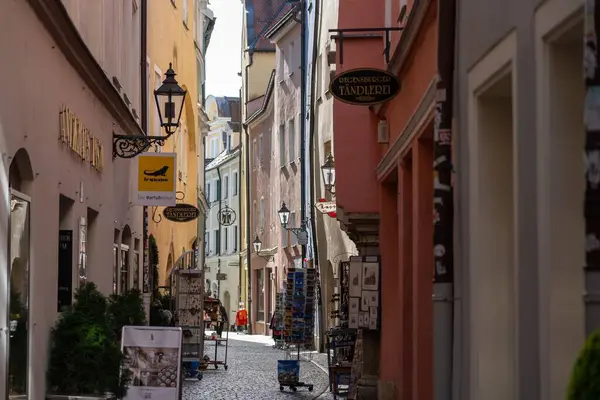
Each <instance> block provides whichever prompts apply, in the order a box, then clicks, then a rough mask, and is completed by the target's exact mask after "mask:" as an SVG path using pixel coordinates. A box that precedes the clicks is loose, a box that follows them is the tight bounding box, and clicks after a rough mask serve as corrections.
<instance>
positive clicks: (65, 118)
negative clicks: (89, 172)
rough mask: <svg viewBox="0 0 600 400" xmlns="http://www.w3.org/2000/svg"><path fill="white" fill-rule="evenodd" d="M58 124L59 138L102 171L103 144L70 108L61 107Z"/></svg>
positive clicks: (84, 159) (97, 169)
mask: <svg viewBox="0 0 600 400" xmlns="http://www.w3.org/2000/svg"><path fill="white" fill-rule="evenodd" d="M59 125H60V126H59V130H60V133H59V140H60V141H61V142H62V143H64V144H66V145H67V146H69V148H70V149H71V150H73V151H74V152H75V153H76V154H77V155H78V156H79V157H80V158H81V159H82V160H83V161H85V162H87V163H89V164H90V165H91V166H92V168H94V169H95V170H96V171H98V172H102V170H103V169H104V146H103V145H102V143H101V142H100V140H99V139H98V138H96V137H95V136H94V135H92V134H91V132H90V130H89V129H87V128H86V127H85V126H84V125H83V123H82V122H81V120H80V119H79V118H77V116H76V115H75V113H73V111H71V109H70V108H67V107H63V108H62V109H61V111H60V114H59Z"/></svg>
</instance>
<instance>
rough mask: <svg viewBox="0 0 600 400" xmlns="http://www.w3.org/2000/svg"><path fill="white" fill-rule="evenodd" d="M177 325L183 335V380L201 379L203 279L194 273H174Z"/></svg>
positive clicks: (180, 270)
mask: <svg viewBox="0 0 600 400" xmlns="http://www.w3.org/2000/svg"><path fill="white" fill-rule="evenodd" d="M174 281H175V282H174V284H175V288H177V290H174V292H175V307H176V309H177V325H178V326H179V327H181V329H182V332H183V345H182V359H181V361H182V370H183V375H184V377H185V378H198V380H200V379H202V372H201V371H200V364H201V363H202V357H203V353H204V352H203V340H202V339H203V335H204V327H203V322H202V297H203V284H202V283H203V277H202V272H201V271H199V270H197V269H176V270H175V273H174Z"/></svg>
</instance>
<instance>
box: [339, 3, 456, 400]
mask: <svg viewBox="0 0 600 400" xmlns="http://www.w3.org/2000/svg"><path fill="white" fill-rule="evenodd" d="M402 3H403V2H402V1H390V0H370V1H368V2H366V1H352V2H351V1H340V6H339V16H338V28H339V29H341V30H342V35H343V41H340V40H339V35H340V33H339V32H338V33H334V34H333V37H334V38H335V39H336V58H337V64H336V74H339V73H342V72H344V71H346V70H349V69H354V68H377V69H383V70H387V71H388V72H390V73H392V74H394V75H396V76H397V77H398V79H399V81H400V84H401V89H400V91H399V93H398V95H397V96H396V97H394V98H393V99H392V100H390V101H388V102H386V103H383V104H378V105H375V106H360V105H350V104H346V103H343V102H341V101H339V100H335V103H334V144H335V145H334V149H335V164H336V202H337V207H338V219H339V220H340V222H341V224H342V226H343V228H344V229H346V230H347V231H348V233H349V235H350V237H351V238H352V239H353V241H354V242H355V243H356V244H357V248H358V249H359V252H360V253H361V255H371V254H380V255H381V262H382V265H381V282H382V287H381V329H380V331H379V332H371V333H370V332H365V334H366V336H365V339H364V344H363V346H364V354H365V356H364V357H365V359H364V360H363V363H364V366H363V376H364V377H365V379H364V381H365V382H366V381H368V380H369V378H371V380H372V381H374V382H375V383H373V384H372V388H371V389H369V388H363V389H364V390H366V391H364V392H363V393H370V394H369V395H373V394H374V390H376V391H378V396H379V398H397V399H415V400H417V399H418V400H430V399H432V398H433V391H434V377H433V371H434V365H433V364H434V355H433V302H432V293H433V283H432V278H433V275H434V252H433V248H434V240H433V238H434V222H433V221H434V119H435V110H436V84H437V76H438V73H437V53H438V11H437V10H438V4H437V1H412V0H408V1H407V2H406V1H405V2H404V3H407V4H405V5H404V7H403V5H402ZM379 27H381V28H383V27H402V28H403V30H402V31H392V32H391V33H390V42H391V43H390V47H389V59H388V58H386V57H385V56H384V55H382V54H385V51H384V49H385V47H386V46H385V36H386V35H385V32H384V31H380V32H364V33H352V34H351V33H346V32H344V31H343V30H344V29H356V28H364V29H368V28H379ZM449 334H450V333H449ZM369 354H372V356H369ZM366 385H367V386H368V384H366ZM360 390H361V389H360V385H359V392H360ZM369 390H371V391H369ZM369 398H371V397H369Z"/></svg>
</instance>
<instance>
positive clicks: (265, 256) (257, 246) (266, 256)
mask: <svg viewBox="0 0 600 400" xmlns="http://www.w3.org/2000/svg"><path fill="white" fill-rule="evenodd" d="M252 245H253V246H254V252H255V253H256V255H257V256H259V257H260V258H262V259H263V260H265V261H266V262H269V261H275V256H274V255H272V254H261V253H260V251H261V249H262V242H261V241H260V239H259V238H258V235H256V239H254V242H252Z"/></svg>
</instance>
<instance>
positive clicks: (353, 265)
mask: <svg viewBox="0 0 600 400" xmlns="http://www.w3.org/2000/svg"><path fill="white" fill-rule="evenodd" d="M361 267H362V262H357V261H352V262H350V268H349V271H348V287H349V289H348V291H349V292H350V293H349V294H350V297H361V296H362V274H361Z"/></svg>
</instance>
